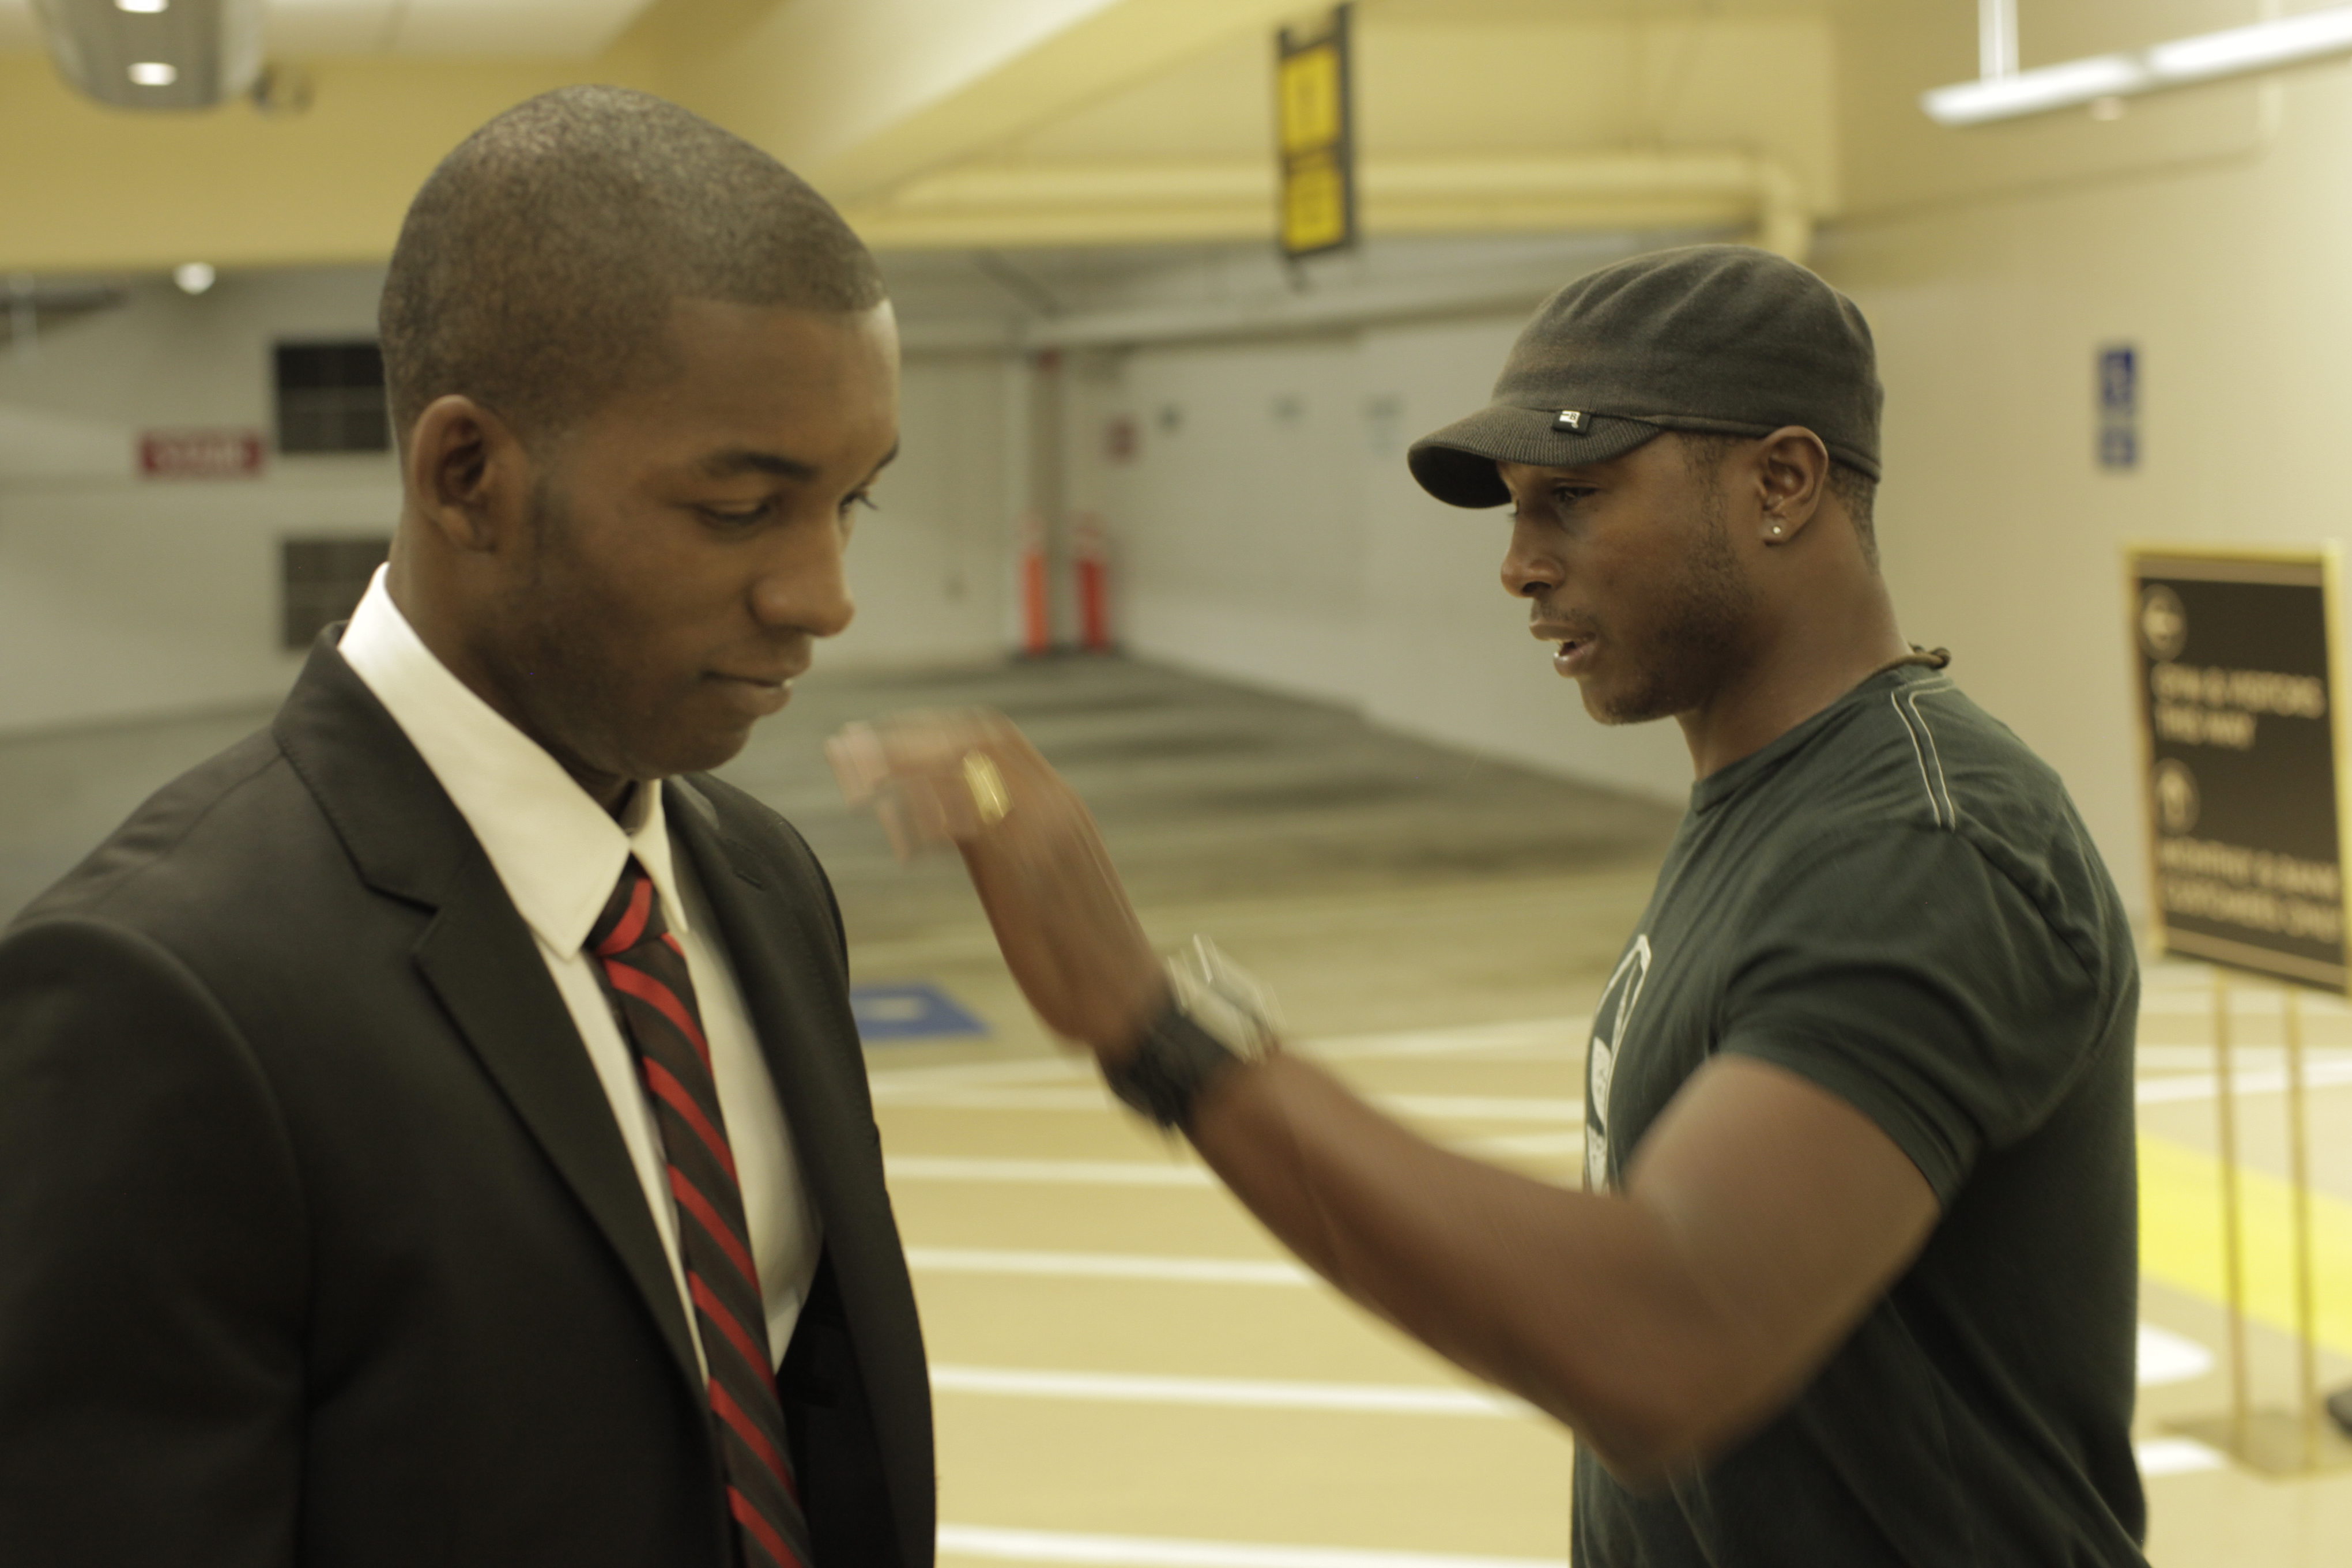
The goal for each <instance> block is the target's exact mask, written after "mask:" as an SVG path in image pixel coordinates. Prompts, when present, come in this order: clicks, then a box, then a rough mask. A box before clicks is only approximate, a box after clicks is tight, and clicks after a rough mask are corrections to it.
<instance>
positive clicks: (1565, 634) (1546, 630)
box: [1528, 621, 1598, 676]
mask: <svg viewBox="0 0 2352 1568" xmlns="http://www.w3.org/2000/svg"><path fill="white" fill-rule="evenodd" d="M1528 630H1529V631H1531V632H1533V633H1534V634H1535V636H1536V637H1537V638H1538V640H1540V641H1543V642H1548V643H1550V644H1552V645H1553V647H1552V656H1551V665H1552V668H1554V669H1556V670H1558V671H1559V673H1560V674H1562V675H1570V676H1572V675H1575V674H1578V673H1579V672H1580V671H1581V670H1582V669H1583V668H1584V666H1585V665H1586V664H1587V663H1588V662H1590V660H1591V655H1592V649H1593V646H1594V644H1595V643H1596V641H1597V640H1598V639H1597V638H1596V637H1594V635H1593V634H1592V633H1591V632H1590V631H1585V630H1581V629H1579V630H1574V631H1571V630H1570V629H1569V628H1568V627H1566V626H1559V625H1547V624H1545V623H1543V622H1540V621H1538V622H1537V623H1536V624H1535V625H1534V626H1530V627H1528Z"/></svg>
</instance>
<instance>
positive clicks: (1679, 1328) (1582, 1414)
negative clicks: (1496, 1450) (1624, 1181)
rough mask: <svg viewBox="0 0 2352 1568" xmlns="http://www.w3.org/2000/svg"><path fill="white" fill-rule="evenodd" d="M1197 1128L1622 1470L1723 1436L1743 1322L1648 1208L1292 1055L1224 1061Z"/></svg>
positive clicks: (1384, 1302)
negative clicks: (1400, 1112) (1482, 1154)
mask: <svg viewBox="0 0 2352 1568" xmlns="http://www.w3.org/2000/svg"><path fill="white" fill-rule="evenodd" d="M1189 1134H1190V1136H1191V1138H1192V1142H1193V1144H1194V1146H1195V1147H1196V1148H1198V1149H1199V1151H1200V1152H1201V1155H1202V1158H1203V1159H1204V1160H1206V1161H1207V1162H1208V1163H1209V1165H1210V1166H1211V1167H1212V1168H1213V1170H1215V1171H1216V1173H1218V1175H1219V1176H1221V1177H1222V1178H1223V1180H1224V1181H1225V1183H1226V1184H1228V1185H1229V1186H1231V1187H1232V1188H1233V1190H1234V1193H1235V1194H1237V1195H1238V1196H1239V1197H1240V1198H1241V1200H1242V1201H1243V1203H1244V1204H1245V1205H1247V1206H1248V1207H1249V1209H1250V1210H1251V1212H1252V1213H1254V1214H1255V1215H1257V1216H1258V1218H1259V1219H1260V1220H1261V1221H1262V1222H1263V1223H1264V1224H1265V1226H1267V1228H1268V1229H1270V1230H1272V1231H1273V1232H1274V1233H1275V1235H1276V1237H1279V1238H1280V1239H1281V1240H1282V1241H1283V1242H1284V1243H1285V1244H1286V1246H1288V1247H1291V1248H1292V1249H1293V1250H1294V1251H1296V1252H1297V1254H1298V1255H1299V1257H1300V1258H1304V1259H1305V1260H1306V1261H1307V1263H1308V1264H1309V1265H1310V1266H1312V1267H1313V1268H1315V1269H1316V1271H1317V1272H1318V1273H1320V1274H1322V1275H1323V1276H1324V1277H1325V1278H1327V1279H1329V1280H1330V1281H1331V1282H1332V1283H1333V1284H1334V1285H1336V1286H1338V1287H1339V1289H1341V1290H1343V1291H1345V1292H1346V1293H1347V1294H1348V1295H1349V1296H1350V1297H1352V1298H1353V1299H1355V1300H1358V1301H1359V1302H1360V1303H1361V1304H1362V1305H1364V1306H1365V1307H1367V1308H1369V1309H1370V1310H1373V1311H1375V1312H1378V1313H1379V1314H1381V1316H1383V1317H1385V1318H1387V1319H1389V1320H1390V1321H1393V1322H1394V1323H1396V1324H1397V1325H1398V1326H1399V1327H1400V1328H1402V1329H1403V1330H1404V1331H1406V1332H1408V1333H1410V1334H1412V1335H1413V1337H1415V1338H1416V1339H1419V1340H1421V1341H1422V1342H1424V1343H1426V1344H1428V1345H1429V1346H1430V1347H1431V1348H1433V1350H1435V1351H1437V1352H1439V1353H1440V1354H1442V1355H1444V1356H1445V1357H1446V1358H1447V1359H1449V1360H1451V1361H1453V1362H1454V1363H1457V1364H1459V1365H1461V1366H1462V1367H1464V1368H1465V1369H1466V1370H1468V1371H1470V1372H1472V1373H1476V1374H1477V1375H1479V1376H1480V1377H1483V1378H1485V1379H1486V1380H1488V1381H1489V1382H1492V1383H1495V1384H1498V1385H1500V1386H1502V1387H1504V1388H1507V1389H1509V1390H1510V1391H1512V1392H1513V1393H1516V1394H1519V1395H1520V1396H1521V1397H1522V1398H1525V1399H1526V1400H1528V1402H1529V1403H1530V1404H1533V1405H1537V1406H1538V1407H1539V1408H1541V1409H1543V1410H1545V1411H1546V1412H1548V1413H1549V1414H1550V1415H1553V1416H1555V1417H1556V1418H1558V1419H1559V1420H1560V1421H1562V1422H1564V1423H1566V1424H1567V1425H1569V1426H1572V1427H1574V1428H1575V1429H1576V1430H1577V1431H1578V1432H1579V1433H1580V1435H1582V1436H1584V1437H1585V1438H1586V1439H1587V1440H1588V1441H1590V1442H1591V1444H1592V1446H1593V1447H1594V1448H1595V1449H1596V1451H1598V1452H1599V1453H1600V1454H1601V1455H1602V1456H1603V1457H1604V1458H1607V1459H1608V1460H1609V1461H1610V1462H1611V1467H1612V1468H1613V1469H1617V1470H1618V1471H1619V1472H1620V1473H1621V1474H1624V1475H1627V1476H1628V1477H1648V1476H1654V1475H1657V1474H1661V1473H1664V1472H1665V1471H1667V1470H1670V1469H1674V1468H1682V1467H1684V1466H1686V1465H1687V1464H1688V1463H1690V1462H1692V1459H1693V1458H1694V1457H1695V1455H1696V1452H1697V1450H1699V1449H1701V1448H1703V1447H1706V1446H1708V1445H1710V1444H1711V1443H1713V1442H1715V1441H1717V1440H1719V1438H1720V1436H1721V1432H1720V1427H1721V1426H1722V1422H1723V1415H1724V1409H1725V1404H1726V1401H1725V1395H1726V1394H1727V1393H1730V1394H1733V1395H1734V1397H1735V1399H1736V1398H1737V1395H1738V1393H1739V1388H1738V1384H1739V1383H1740V1379H1741V1373H1740V1372H1739V1370H1738V1367H1739V1363H1741V1362H1742V1361H1743V1360H1745V1359H1747V1358H1743V1357H1741V1356H1740V1355H1739V1354H1738V1352H1739V1350H1740V1349H1741V1348H1742V1347H1741V1345H1740V1344H1739V1340H1740V1337H1741V1336H1740V1333H1739V1331H1738V1327H1737V1325H1736V1324H1727V1321H1726V1318H1725V1314H1724V1312H1723V1310H1721V1303H1718V1302H1715V1301H1712V1300H1708V1299H1707V1296H1706V1292H1705V1291H1704V1289H1701V1288H1700V1286H1699V1284H1698V1283H1697V1281H1696V1278H1695V1276H1694V1273H1693V1270H1692V1269H1691V1268H1690V1267H1689V1266H1688V1263H1687V1260H1686V1259H1685V1258H1683V1257H1682V1256H1681V1255H1680V1254H1679V1253H1678V1251H1677V1249H1676V1247H1675V1240H1674V1237H1672V1235H1671V1233H1670V1232H1669V1231H1668V1229H1667V1227H1666V1226H1664V1223H1663V1222H1662V1221H1661V1220H1660V1219H1659V1217H1658V1216H1656V1215H1653V1214H1651V1213H1649V1212H1647V1211H1645V1210H1644V1209H1643V1208H1642V1207H1641V1206H1640V1205H1636V1204H1634V1203H1633V1202H1630V1201H1627V1200H1625V1199H1623V1198H1620V1197H1615V1196H1610V1195H1594V1194H1584V1193H1576V1192H1570V1191H1567V1190H1564V1189H1562V1188H1559V1187H1556V1186H1552V1185H1549V1184H1545V1183H1542V1182H1538V1181H1535V1180H1533V1179H1531V1178H1528V1177H1526V1176H1523V1175H1520V1174H1517V1173H1514V1172H1510V1171H1507V1170H1503V1169H1500V1168H1498V1167H1496V1166H1492V1165H1486V1164H1483V1163H1479V1162H1477V1161H1475V1160H1470V1159H1466V1158H1464V1157H1463V1156H1461V1155H1458V1154H1455V1153H1454V1152H1451V1151H1448V1150H1445V1149H1443V1148H1440V1147H1439V1146H1437V1145H1436V1144H1434V1143H1432V1142H1428V1141H1427V1140H1426V1139H1423V1138H1422V1137H1420V1136H1419V1135H1417V1134H1415V1133H1414V1132H1412V1131H1410V1130H1409V1129H1407V1128H1405V1127H1403V1126H1402V1125H1400V1124H1399V1123H1397V1122H1395V1121H1391V1120H1390V1119H1389V1118H1387V1117H1386V1116H1383V1115H1381V1113H1380V1112H1379V1111H1377V1110H1373V1109H1372V1108H1371V1107H1370V1106H1369V1105H1367V1104H1366V1103H1365V1102H1364V1101H1363V1100H1360V1099H1359V1098H1358V1097H1357V1096H1355V1095H1354V1094H1353V1093H1351V1092H1349V1090H1348V1089H1347V1088H1346V1087H1345V1086H1343V1085H1342V1084H1340V1083H1339V1081H1338V1080H1337V1079H1334V1078H1332V1077H1331V1076H1330V1075H1329V1074H1328V1073H1327V1072H1325V1071H1324V1070H1322V1069H1321V1068H1318V1067H1316V1066H1315V1065H1313V1064H1312V1063H1310V1062H1307V1061H1305V1060H1303V1059H1301V1058H1296V1057H1276V1058H1272V1059H1270V1060H1268V1061H1267V1062H1265V1063H1264V1064H1262V1065H1259V1066H1256V1067H1253V1068H1246V1069H1244V1070H1240V1071H1235V1072H1232V1073H1228V1074H1227V1075H1225V1076H1224V1078H1223V1079H1222V1080H1220V1081H1219V1082H1218V1083H1216V1084H1215V1085H1213V1087H1212V1088H1211V1089H1209V1090H1208V1092H1207V1093H1206V1094H1204V1095H1203V1097H1202V1100H1201V1101H1200V1102H1199V1104H1198V1106H1197V1108H1196V1111H1195V1114H1194V1116H1193V1119H1192V1125H1191V1127H1190V1129H1189ZM1742 1403H1745V1402H1744V1401H1743V1402H1742Z"/></svg>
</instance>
